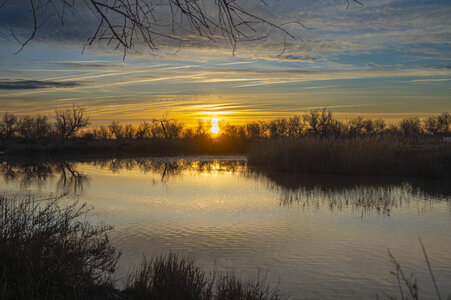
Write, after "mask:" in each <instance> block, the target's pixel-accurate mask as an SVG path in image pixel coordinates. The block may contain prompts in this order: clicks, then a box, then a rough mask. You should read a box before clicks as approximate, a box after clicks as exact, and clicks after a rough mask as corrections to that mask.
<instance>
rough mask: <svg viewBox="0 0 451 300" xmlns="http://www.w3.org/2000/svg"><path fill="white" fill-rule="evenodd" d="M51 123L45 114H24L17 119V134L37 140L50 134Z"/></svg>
mask: <svg viewBox="0 0 451 300" xmlns="http://www.w3.org/2000/svg"><path fill="white" fill-rule="evenodd" d="M50 130H51V125H50V123H49V121H48V119H47V117H46V116H36V117H32V116H25V117H23V118H21V119H19V122H18V125H17V131H18V132H19V134H20V135H21V136H22V137H23V138H25V139H27V140H31V141H37V140H40V139H42V138H45V137H47V136H48V135H49V134H50Z"/></svg>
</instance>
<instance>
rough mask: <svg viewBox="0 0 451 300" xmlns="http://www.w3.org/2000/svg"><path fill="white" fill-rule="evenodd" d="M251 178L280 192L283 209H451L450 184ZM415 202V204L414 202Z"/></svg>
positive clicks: (259, 173)
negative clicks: (444, 203)
mask: <svg viewBox="0 0 451 300" xmlns="http://www.w3.org/2000/svg"><path fill="white" fill-rule="evenodd" d="M248 175H249V176H251V177H253V178H257V179H259V180H263V181H265V182H266V184H267V185H268V186H269V187H270V188H272V189H274V190H277V191H278V194H279V200H280V205H282V206H294V205H296V206H300V207H303V208H316V209H319V208H325V207H328V208H329V209H331V210H341V209H344V208H351V209H352V210H357V209H358V210H361V212H362V214H363V213H367V212H377V213H382V214H384V215H390V212H391V210H392V209H394V208H399V207H402V206H403V205H415V206H416V208H417V209H418V211H419V212H422V211H424V210H425V209H427V208H428V207H431V205H433V202H434V201H437V200H442V201H443V200H445V201H447V203H448V205H449V206H450V208H451V201H450V200H451V191H450V189H449V186H450V182H449V181H443V180H442V181H437V180H419V179H412V178H411V179H406V178H401V177H371V176H333V175H306V174H296V173H287V172H268V171H265V170H261V169H249V170H248ZM413 200H415V201H413Z"/></svg>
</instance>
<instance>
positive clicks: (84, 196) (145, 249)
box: [0, 157, 451, 299]
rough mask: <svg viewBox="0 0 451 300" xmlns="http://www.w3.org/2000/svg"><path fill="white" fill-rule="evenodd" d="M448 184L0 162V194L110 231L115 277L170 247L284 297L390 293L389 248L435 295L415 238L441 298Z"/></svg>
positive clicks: (450, 259) (168, 162) (211, 162)
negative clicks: (273, 287) (72, 207)
mask: <svg viewBox="0 0 451 300" xmlns="http://www.w3.org/2000/svg"><path fill="white" fill-rule="evenodd" d="M450 186H451V185H450V184H449V182H448V183H446V182H438V181H411V180H403V179H399V178H381V177H377V178H371V177H366V178H362V177H345V176H341V177H340V176H306V175H304V176H296V175H294V174H287V173H267V172H264V171H262V170H257V169H252V168H250V167H247V165H246V160H245V157H186V158H183V159H182V158H180V159H174V158H172V159H170V158H166V159H165V158H161V159H153V160H152V159H144V158H140V159H128V160H106V161H86V162H55V163H49V162H40V163H36V162H33V163H31V162H28V163H24V162H15V163H12V162H0V193H2V194H7V195H15V196H17V195H24V194H25V195H28V194H31V195H34V196H35V197H36V198H40V197H48V196H49V195H60V194H62V193H67V194H68V195H67V196H66V198H65V199H66V200H67V201H71V200H72V199H73V198H75V199H79V200H80V201H83V202H87V203H88V204H89V205H91V206H92V207H93V208H94V209H93V211H92V214H91V218H92V220H93V221H96V222H98V221H102V222H104V223H106V224H111V225H114V231H112V232H111V234H110V237H111V240H112V242H113V243H114V245H116V246H117V247H118V248H119V249H120V250H121V251H122V253H123V254H122V258H121V261H120V264H119V267H118V272H117V278H118V280H119V281H121V280H122V279H123V277H124V275H125V274H126V273H127V272H128V271H129V269H130V267H131V266H132V265H134V264H136V263H138V262H139V261H140V260H141V258H142V255H143V254H160V253H164V252H168V251H170V250H174V251H177V252H179V253H181V254H192V255H195V257H196V258H197V260H198V262H199V263H200V264H201V265H202V266H204V268H205V269H208V270H213V269H214V268H216V269H217V270H218V271H220V272H221V271H235V272H236V273H238V274H240V275H241V276H244V277H246V276H251V275H253V274H256V273H257V272H260V274H266V276H267V278H268V280H269V281H270V282H271V283H273V284H279V286H280V287H281V288H282V289H283V290H284V291H285V292H286V294H287V295H289V296H291V297H292V298H293V299H298V298H300V299H303V298H343V299H346V298H349V297H352V298H373V299H374V298H375V295H376V294H379V295H380V296H381V297H383V295H384V294H383V293H387V294H389V295H396V294H397V284H396V280H395V278H394V277H393V275H391V274H390V271H393V270H394V269H395V268H394V266H393V264H392V263H391V262H390V259H389V257H388V254H387V249H390V251H391V252H392V253H393V255H394V256H395V257H396V259H397V260H398V261H399V262H400V264H401V265H402V267H403V268H404V271H405V273H406V274H409V275H410V274H411V273H413V274H414V275H415V276H416V277H417V279H418V285H419V287H420V295H421V296H423V297H426V298H430V297H433V296H434V295H435V294H434V292H433V288H432V282H431V280H430V277H429V275H428V272H427V267H426V263H425V260H424V257H423V254H422V250H421V247H420V244H419V242H418V238H419V237H420V238H421V239H422V240H423V242H424V244H425V246H426V249H427V252H428V255H429V257H430V260H431V264H432V267H433V270H434V273H435V276H436V279H437V282H438V285H439V288H440V290H441V292H442V295H446V296H447V295H448V294H450V293H451V251H450V249H451V205H450V202H451V201H450V200H451V197H450V195H451V188H450ZM446 296H445V297H444V298H446Z"/></svg>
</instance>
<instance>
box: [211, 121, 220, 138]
mask: <svg viewBox="0 0 451 300" xmlns="http://www.w3.org/2000/svg"><path fill="white" fill-rule="evenodd" d="M210 132H211V133H212V134H214V135H216V134H218V133H219V125H218V118H212V119H211V128H210Z"/></svg>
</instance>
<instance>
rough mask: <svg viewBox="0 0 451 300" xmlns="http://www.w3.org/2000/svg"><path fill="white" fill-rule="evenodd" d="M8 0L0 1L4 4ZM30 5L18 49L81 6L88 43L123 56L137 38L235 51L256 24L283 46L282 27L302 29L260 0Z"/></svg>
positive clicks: (69, 0)
mask: <svg viewBox="0 0 451 300" xmlns="http://www.w3.org/2000/svg"><path fill="white" fill-rule="evenodd" d="M13 1H14V0H4V1H3V4H5V3H6V2H13ZM347 2H348V6H349V4H350V2H355V3H358V4H360V5H362V3H361V2H359V1H358V0H347ZM29 3H30V10H31V12H32V19H33V30H32V32H31V34H30V35H29V36H28V38H27V39H26V40H25V41H19V39H18V38H17V37H16V35H15V34H14V33H13V36H14V38H16V40H17V41H18V42H19V43H20V44H21V45H22V47H21V49H20V50H22V48H23V47H24V46H26V45H27V43H28V42H30V41H31V40H32V39H33V38H34V37H35V35H36V33H37V31H38V30H39V28H40V27H41V26H42V25H43V23H45V21H46V20H47V19H48V18H49V17H51V16H52V15H57V16H58V17H59V18H60V20H61V24H64V20H65V18H67V12H66V11H67V10H72V11H75V10H80V6H84V7H87V8H88V9H89V10H90V11H91V13H92V15H94V16H95V17H96V18H97V20H98V23H97V28H96V30H95V31H94V33H93V34H92V36H91V37H89V39H88V45H91V44H92V43H93V42H94V41H96V40H98V41H105V42H106V43H107V44H108V45H110V44H112V45H113V46H114V47H116V48H119V47H122V48H123V49H124V55H125V53H126V51H127V50H128V49H132V48H133V47H134V44H135V42H137V41H140V42H144V43H145V44H146V45H147V46H148V47H150V49H152V50H157V49H158V44H157V43H160V42H161V39H162V38H165V39H170V40H174V41H177V42H178V43H180V44H181V43H183V42H184V41H187V40H189V39H190V37H192V36H193V35H195V36H200V37H203V38H207V39H209V40H212V41H215V40H218V39H226V40H228V41H229V42H230V44H231V46H232V49H233V51H234V50H235V48H236V45H237V43H238V42H240V41H251V40H258V39H262V38H263V37H264V34H263V32H262V33H261V34H259V25H261V24H263V25H266V26H269V27H272V28H274V29H275V30H277V31H279V32H280V33H282V34H283V35H284V36H285V42H284V45H283V48H284V49H285V46H286V39H287V38H291V39H295V36H294V35H293V34H292V33H290V32H289V31H288V30H287V29H286V25H288V24H297V25H299V26H302V27H304V28H306V27H305V26H304V25H303V24H302V23H300V22H298V21H293V22H288V23H285V24H275V23H273V22H271V21H269V20H268V19H267V18H265V17H263V16H259V15H257V14H256V13H255V12H253V11H252V9H250V8H249V7H250V5H252V4H254V3H260V4H261V5H263V6H265V5H267V4H266V3H265V1H264V0H133V1H130V0H83V1H82V0H29ZM280 5H281V4H280ZM0 8H1V6H0ZM20 50H19V51H20ZM282 52H283V51H282Z"/></svg>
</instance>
